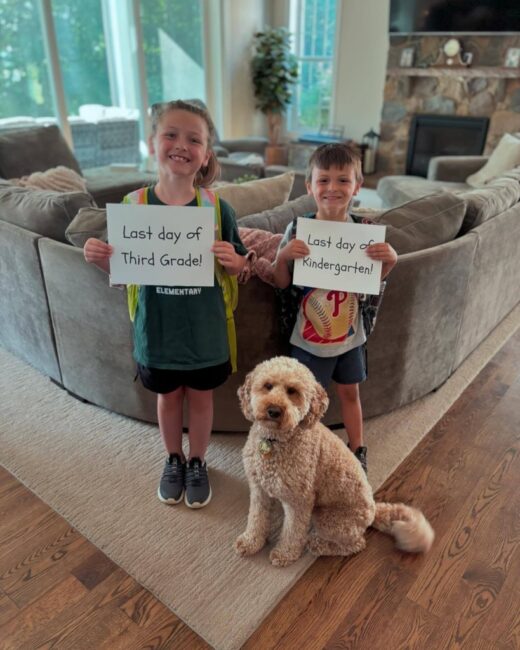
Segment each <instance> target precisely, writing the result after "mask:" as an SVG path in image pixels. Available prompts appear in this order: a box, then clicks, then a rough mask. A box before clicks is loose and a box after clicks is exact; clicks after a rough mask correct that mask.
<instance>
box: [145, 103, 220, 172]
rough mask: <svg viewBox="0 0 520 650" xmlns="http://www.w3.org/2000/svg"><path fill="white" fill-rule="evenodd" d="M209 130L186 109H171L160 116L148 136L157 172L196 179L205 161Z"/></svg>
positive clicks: (205, 163) (208, 153)
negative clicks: (149, 136)
mask: <svg viewBox="0 0 520 650" xmlns="http://www.w3.org/2000/svg"><path fill="white" fill-rule="evenodd" d="M208 142H209V131H208V126H207V124H206V122H205V120H204V119H203V118H202V117H200V116H199V115H196V114H195V113H191V112H189V111H183V110H179V109H173V110H170V111H167V112H166V113H164V115H162V116H161V118H160V119H159V123H158V125H157V130H156V132H155V134H154V135H153V136H152V137H151V138H150V152H151V153H152V154H155V156H156V158H157V165H158V167H159V172H161V171H162V172H166V173H167V174H173V175H175V176H185V177H192V178H193V179H194V178H195V176H196V174H197V172H198V171H199V169H200V168H201V167H205V166H206V165H207V164H208V160H209V157H210V151H209V149H208Z"/></svg>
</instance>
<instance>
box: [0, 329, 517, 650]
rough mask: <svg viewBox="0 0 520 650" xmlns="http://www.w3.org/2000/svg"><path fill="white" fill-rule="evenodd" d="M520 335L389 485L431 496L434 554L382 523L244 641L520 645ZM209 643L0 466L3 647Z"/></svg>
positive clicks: (408, 494) (414, 496)
mask: <svg viewBox="0 0 520 650" xmlns="http://www.w3.org/2000/svg"><path fill="white" fill-rule="evenodd" d="M519 456H520V332H517V334H516V335H515V336H514V337H513V338H512V339H510V341H509V342H508V343H507V344H506V345H505V346H504V348H502V350H501V351H500V352H499V353H498V354H497V355H496V356H495V357H494V359H492V361H491V362H490V363H489V364H488V365H487V366H486V367H485V368H484V370H483V371H482V372H481V373H480V375H479V376H478V377H477V378H476V379H475V381H474V382H473V383H472V384H471V385H470V386H469V387H468V389H467V390H466V391H465V392H464V394H463V395H462V396H461V397H460V399H459V400H457V402H456V403H455V404H454V405H453V407H452V408H451V409H450V410H449V411H448V413H447V414H446V415H445V416H444V417H443V418H442V419H441V420H440V421H439V422H438V423H437V425H436V426H435V427H434V428H433V429H432V431H431V432H430V433H429V434H428V435H427V436H426V438H425V439H424V440H423V441H422V442H421V443H420V444H419V445H418V447H417V448H416V449H415V450H414V451H413V453H412V454H411V455H410V456H409V457H408V458H407V459H406V460H405V461H404V462H403V463H402V464H401V466H400V467H399V468H398V470H397V471H396V472H395V473H394V474H393V475H392V477H390V479H389V480H388V481H387V482H386V483H385V484H384V486H383V487H382V488H381V489H380V490H379V491H378V499H379V500H383V499H384V500H391V501H395V500H402V501H404V502H409V503H410V502H413V503H414V504H420V505H421V507H422V508H423V510H424V512H425V514H426V515H427V517H428V518H429V519H430V521H431V523H432V525H433V526H434V528H435V531H436V540H435V543H434V546H433V549H432V550H431V552H430V553H429V554H428V555H426V556H425V557H422V556H410V555H405V554H402V553H400V552H399V551H397V550H395V548H394V547H393V543H392V540H391V539H390V538H389V537H387V536H385V535H382V534H381V533H377V532H375V531H371V532H370V533H369V539H368V545H367V549H366V550H364V551H363V552H362V553H361V554H360V555H357V556H355V557H351V558H348V559H342V558H321V559H319V560H317V561H316V562H315V563H314V564H313V565H312V566H311V568H310V569H309V570H308V571H307V573H306V574H305V575H304V576H303V577H302V578H301V579H300V581H299V582H298V583H297V584H296V585H295V587H294V588H293V589H292V590H291V591H290V592H289V593H288V594H287V596H286V597H285V598H284V599H283V600H282V602H281V603H280V604H279V605H278V606H277V607H276V608H275V609H274V610H273V612H272V613H271V614H270V615H269V616H268V617H267V619H266V620H265V621H264V622H263V624H262V625H261V626H260V628H259V629H258V630H257V631H256V632H255V633H254V634H253V635H252V637H251V638H250V639H249V641H248V642H247V643H246V645H245V646H244V648H245V650H253V649H257V648H261V649H262V650H266V649H268V648H281V649H290V650H293V649H314V648H316V649H318V648H328V649H332V648H354V649H361V650H364V649H370V650H376V649H379V648H381V649H382V650H395V649H401V648H417V649H421V650H423V649H428V650H429V649H434V650H435V649H437V648H449V649H450V650H451V649H452V648H468V649H471V650H478V649H481V650H484V649H486V650H489V649H497V650H506V649H508V650H512V649H513V648H520V489H519V487H520V461H519ZM207 647H208V645H207V644H206V643H205V642H204V641H203V640H202V639H200V638H199V637H198V636H197V635H196V634H195V633H194V632H193V631H191V630H190V629H189V628H188V627H187V626H186V625H184V624H183V623H182V622H181V621H180V620H179V619H178V618H177V617H176V616H175V615H174V614H172V613H171V612H170V611H169V610H168V609H166V608H165V607H164V606H163V605H162V604H161V603H159V602H158V601H157V600H156V599H155V598H153V596H151V594H150V593H149V592H147V591H146V590H145V589H143V588H142V587H141V586H140V585H139V584H138V583H136V582H135V581H134V580H133V579H132V578H130V577H129V576H128V575H127V574H125V572H124V571H122V570H121V569H120V568H118V567H117V566H116V565H115V564H114V563H113V562H111V560H109V559H108V558H107V557H106V556H105V555H104V554H103V553H102V552H101V551H100V550H98V549H97V548H96V547H95V546H93V545H92V544H90V543H89V542H88V541H87V540H86V539H84V538H83V537H81V535H79V534H78V533H77V532H76V531H75V530H73V529H72V528H71V527H70V526H69V525H68V524H67V523H66V522H65V521H64V520H63V519H62V518H61V517H60V516H59V515H57V514H56V513H55V512H54V511H52V510H51V509H50V508H48V507H47V506H46V505H45V504H44V503H43V502H42V501H40V500H39V499H38V498H37V497H35V496H34V495H33V494H32V493H31V492H29V491H28V490H27V489H26V488H25V487H23V485H21V484H20V483H19V482H18V481H17V480H16V479H15V478H14V477H13V476H12V475H11V474H9V473H8V472H6V471H5V470H1V469H0V648H1V649H2V650H7V649H13V650H23V649H26V650H33V649H36V648H42V649H43V648H45V649H50V648H57V649H62V648H63V649H65V648H67V649H68V648H70V649H71V650H72V649H74V650H80V649H85V650H92V649H95V650H97V649H98V648H99V649H105V648H106V649H110V650H118V649H121V650H130V649H134V648H135V649H138V648H143V649H144V648H147V649H152V648H165V649H166V648H175V649H176V650H177V649H183V648H189V649H190V650H191V649H198V648H207Z"/></svg>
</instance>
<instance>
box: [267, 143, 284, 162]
mask: <svg viewBox="0 0 520 650" xmlns="http://www.w3.org/2000/svg"><path fill="white" fill-rule="evenodd" d="M264 158H265V164H266V166H267V165H287V163H288V161H289V148H288V147H287V146H286V145H279V144H277V145H273V144H268V145H267V147H266V148H265V154H264Z"/></svg>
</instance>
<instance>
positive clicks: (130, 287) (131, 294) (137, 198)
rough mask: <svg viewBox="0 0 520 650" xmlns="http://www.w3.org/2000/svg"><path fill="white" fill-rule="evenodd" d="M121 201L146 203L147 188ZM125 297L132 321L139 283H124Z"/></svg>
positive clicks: (137, 203)
mask: <svg viewBox="0 0 520 650" xmlns="http://www.w3.org/2000/svg"><path fill="white" fill-rule="evenodd" d="M123 203H126V204H133V205H147V203H148V188H147V187H141V188H140V189H138V190H135V191H134V192H130V194H127V195H126V196H125V198H124V199H123ZM126 299H127V303H128V315H129V316H130V320H131V321H132V323H133V322H134V318H135V312H136V311H137V302H138V300H139V285H138V284H127V285H126Z"/></svg>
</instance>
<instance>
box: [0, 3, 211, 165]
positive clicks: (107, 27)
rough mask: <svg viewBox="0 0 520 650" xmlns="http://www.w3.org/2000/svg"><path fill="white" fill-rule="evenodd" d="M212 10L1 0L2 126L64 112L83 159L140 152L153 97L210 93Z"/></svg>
mask: <svg viewBox="0 0 520 650" xmlns="http://www.w3.org/2000/svg"><path fill="white" fill-rule="evenodd" d="M205 10H206V11H207V10H208V4H207V3H205V2H203V0H193V1H191V2H187V1H186V0H140V1H139V2H137V1H134V0H48V1H47V2H42V0H24V1H23V2H20V1H19V0H0V130H3V129H8V128H17V127H23V128H27V127H31V126H39V125H41V124H50V123H57V122H58V121H59V122H60V124H61V126H62V128H63V131H64V133H67V134H68V131H69V129H68V127H70V134H71V138H72V143H73V148H74V153H75V155H76V157H77V159H78V162H79V164H80V166H81V167H82V168H83V169H86V168H88V167H97V166H102V165H109V164H111V163H138V162H140V159H141V153H145V152H146V147H145V146H144V142H142V141H141V140H142V139H143V135H144V134H145V132H146V127H145V124H144V121H145V119H144V118H145V117H146V113H145V111H146V108H147V107H148V105H149V104H150V103H153V102H157V101H163V100H169V99H174V98H177V97H184V98H200V99H202V100H203V101H206V92H205V86H206V83H205V82H206V80H205V74H204V48H203V44H204V37H203V33H204V30H203V27H204V12H205ZM138 35H139V36H138ZM46 39H47V44H48V45H49V48H47V47H46ZM55 53H57V56H55ZM49 54H50V56H49ZM57 62H59V65H58V64H57ZM56 106H58V107H59V110H57V109H56ZM58 117H59V119H58Z"/></svg>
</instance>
